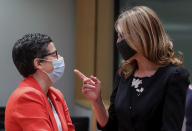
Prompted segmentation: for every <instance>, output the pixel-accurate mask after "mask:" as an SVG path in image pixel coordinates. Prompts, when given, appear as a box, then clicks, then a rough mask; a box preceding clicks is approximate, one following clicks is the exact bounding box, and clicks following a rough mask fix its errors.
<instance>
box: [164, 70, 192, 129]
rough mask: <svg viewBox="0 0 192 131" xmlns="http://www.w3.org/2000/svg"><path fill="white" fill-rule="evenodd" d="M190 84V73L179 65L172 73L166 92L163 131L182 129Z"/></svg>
mask: <svg viewBox="0 0 192 131" xmlns="http://www.w3.org/2000/svg"><path fill="white" fill-rule="evenodd" d="M188 85H189V73H188V72H187V71H186V70H185V69H183V68H180V67H179V68H177V69H176V70H175V71H174V72H173V73H172V74H171V75H170V77H169V81H168V86H167V89H166V92H165V102H164V107H163V121H162V124H163V125H162V128H161V131H181V129H182V125H183V119H184V114H185V99H186V91H187V88H188Z"/></svg>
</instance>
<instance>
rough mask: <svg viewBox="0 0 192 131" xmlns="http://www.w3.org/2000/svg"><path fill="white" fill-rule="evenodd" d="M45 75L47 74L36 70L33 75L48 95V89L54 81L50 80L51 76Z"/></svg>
mask: <svg viewBox="0 0 192 131" xmlns="http://www.w3.org/2000/svg"><path fill="white" fill-rule="evenodd" d="M44 75H45V74H43V76H42V73H41V72H39V71H36V73H34V74H33V75H32V76H33V78H34V79H35V80H36V81H37V82H38V84H39V85H40V87H41V89H42V90H43V92H44V93H45V95H46V96H47V92H48V89H49V87H50V86H51V85H52V83H51V82H50V80H49V78H48V77H47V76H44Z"/></svg>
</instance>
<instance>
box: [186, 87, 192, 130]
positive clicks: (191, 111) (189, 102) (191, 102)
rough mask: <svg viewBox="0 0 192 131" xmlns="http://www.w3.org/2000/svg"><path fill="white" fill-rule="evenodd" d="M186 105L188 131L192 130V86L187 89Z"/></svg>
mask: <svg viewBox="0 0 192 131" xmlns="http://www.w3.org/2000/svg"><path fill="white" fill-rule="evenodd" d="M190 86H192V85H190ZM185 107H186V108H185V116H186V131H192V89H190V88H189V89H188V91H187V99H186V106H185Z"/></svg>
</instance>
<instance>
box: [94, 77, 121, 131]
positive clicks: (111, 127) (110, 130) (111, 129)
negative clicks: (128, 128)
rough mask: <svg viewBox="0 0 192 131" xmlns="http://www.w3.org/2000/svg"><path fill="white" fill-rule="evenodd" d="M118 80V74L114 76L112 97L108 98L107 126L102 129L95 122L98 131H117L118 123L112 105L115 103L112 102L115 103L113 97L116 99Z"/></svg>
mask: <svg viewBox="0 0 192 131" xmlns="http://www.w3.org/2000/svg"><path fill="white" fill-rule="evenodd" d="M120 79H121V77H120V76H119V75H118V74H116V77H115V82H114V88H113V92H112V95H111V97H110V106H109V109H108V112H109V119H108V122H107V124H106V125H105V126H104V127H102V128H101V126H100V125H99V123H98V122H97V127H98V129H99V130H102V131H117V130H118V121H117V118H116V113H115V105H114V104H115V103H114V102H115V97H116V93H117V89H118V86H119V82H120Z"/></svg>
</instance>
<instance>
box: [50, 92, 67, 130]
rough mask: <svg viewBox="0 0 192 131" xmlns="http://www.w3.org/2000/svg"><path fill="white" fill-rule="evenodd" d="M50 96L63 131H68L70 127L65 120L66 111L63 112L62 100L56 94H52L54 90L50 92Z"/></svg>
mask: <svg viewBox="0 0 192 131" xmlns="http://www.w3.org/2000/svg"><path fill="white" fill-rule="evenodd" d="M48 96H49V98H50V99H51V101H52V103H53V105H54V107H55V110H56V112H57V114H58V116H59V119H60V121H61V125H62V130H63V131H68V126H67V121H66V119H65V114H64V111H63V106H62V102H61V101H60V99H59V98H58V97H57V96H56V95H54V93H53V92H52V90H49V92H48Z"/></svg>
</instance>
